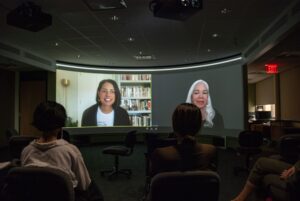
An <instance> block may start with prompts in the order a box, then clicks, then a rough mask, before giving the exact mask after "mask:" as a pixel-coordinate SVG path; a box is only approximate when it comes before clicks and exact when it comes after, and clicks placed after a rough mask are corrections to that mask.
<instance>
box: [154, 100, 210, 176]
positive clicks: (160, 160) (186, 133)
mask: <svg viewBox="0 0 300 201" xmlns="http://www.w3.org/2000/svg"><path fill="white" fill-rule="evenodd" d="M201 122H202V115H201V110H200V109H199V108H198V107H197V106H195V105H193V104H191V103H182V104H180V105H178V106H177V107H176V109H175V111H174V113H173V116H172V124H173V130H174V133H175V136H176V140H177V144H176V145H175V146H168V147H162V148H157V149H155V150H154V151H153V153H152V155H151V159H150V176H154V175H155V174H157V173H160V172H166V171H186V170H207V169H211V168H212V161H213V159H214V158H215V155H216V148H215V147H214V146H213V145H209V144H201V143H198V142H197V141H196V138H195V135H196V134H197V133H198V132H199V130H200V128H201V126H202V123H201Z"/></svg>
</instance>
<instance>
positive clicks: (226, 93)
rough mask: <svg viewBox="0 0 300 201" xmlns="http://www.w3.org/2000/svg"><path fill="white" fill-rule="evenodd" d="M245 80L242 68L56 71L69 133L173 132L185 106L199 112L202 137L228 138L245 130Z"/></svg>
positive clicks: (57, 91) (59, 97) (58, 97)
mask: <svg viewBox="0 0 300 201" xmlns="http://www.w3.org/2000/svg"><path fill="white" fill-rule="evenodd" d="M241 74H242V70H241V67H240V66H239V65H232V66H229V67H228V66H227V67H226V68H225V67H224V68H216V69H212V70H211V69H210V70H205V69H204V70H196V71H186V72H180V73H176V72H164V73H152V74H150V73H149V74H114V73H90V72H75V71H68V70H57V74H56V75H57V78H56V82H57V83H56V84H57V89H56V99H57V101H58V102H60V103H61V104H63V105H64V106H65V108H66V109H67V113H68V122H67V127H80V128H86V127H95V128H101V127H111V128H116V127H168V128H171V127H172V123H171V122H172V120H171V117H172V113H173V111H174V108H176V106H177V105H178V104H180V103H183V102H187V103H193V104H195V105H196V106H197V107H199V108H200V110H201V114H202V119H203V129H202V131H203V132H205V133H208V134H210V133H212V134H217V135H225V134H226V135H230V133H229V134H228V132H230V131H229V130H232V129H233V130H238V129H242V128H243V124H244V116H243V112H242V111H243V108H244V105H243V86H242V79H241V76H240V75H241ZM220 78H222V79H220ZM227 131H228V132H227ZM226 132H227V133H226ZM232 135H233V134H232Z"/></svg>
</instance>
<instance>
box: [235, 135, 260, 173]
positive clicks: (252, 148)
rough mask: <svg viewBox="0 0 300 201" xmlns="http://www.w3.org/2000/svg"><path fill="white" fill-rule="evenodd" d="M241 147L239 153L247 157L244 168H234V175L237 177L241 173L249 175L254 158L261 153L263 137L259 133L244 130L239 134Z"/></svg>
mask: <svg viewBox="0 0 300 201" xmlns="http://www.w3.org/2000/svg"><path fill="white" fill-rule="evenodd" d="M238 142H239V147H237V152H238V153H239V154H241V155H245V156H246V157H245V165H244V166H243V167H234V174H235V175H237V174H238V173H239V172H241V171H245V172H247V173H249V171H250V169H251V164H250V163H251V160H252V157H253V156H255V155H258V154H259V153H261V145H262V144H263V135H262V133H261V132H259V131H250V130H244V131H242V132H240V133H239V137H238Z"/></svg>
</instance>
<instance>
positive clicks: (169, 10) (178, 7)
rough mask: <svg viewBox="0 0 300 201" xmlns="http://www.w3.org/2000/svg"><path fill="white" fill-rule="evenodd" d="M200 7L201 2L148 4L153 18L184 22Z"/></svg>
mask: <svg viewBox="0 0 300 201" xmlns="http://www.w3.org/2000/svg"><path fill="white" fill-rule="evenodd" d="M202 7H203V4H202V0H152V1H150V3H149V8H150V10H151V11H152V12H153V14H154V16H155V17H161V18H167V19H173V20H186V19H188V18H189V17H190V16H192V15H194V14H195V13H196V12H198V11H199V10H201V9H202Z"/></svg>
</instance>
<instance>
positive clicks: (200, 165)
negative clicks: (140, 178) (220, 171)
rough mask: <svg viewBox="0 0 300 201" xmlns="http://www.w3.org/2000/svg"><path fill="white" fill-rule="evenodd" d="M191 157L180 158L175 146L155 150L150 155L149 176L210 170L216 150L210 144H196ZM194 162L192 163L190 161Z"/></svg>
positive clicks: (180, 155)
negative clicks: (162, 173)
mask: <svg viewBox="0 0 300 201" xmlns="http://www.w3.org/2000/svg"><path fill="white" fill-rule="evenodd" d="M193 149H194V152H193V154H192V155H191V157H188V158H185V159H184V158H182V157H183V156H182V154H181V153H180V150H179V149H178V147H177V146H168V147H163V148H157V149H155V151H154V152H153V153H152V154H151V159H150V160H151V164H150V175H151V176H154V175H155V174H157V173H160V172H168V171H187V170H211V169H212V163H213V160H214V158H215V157H216V148H215V146H213V145H210V144H200V143H196V144H195V145H193ZM190 160H194V161H190Z"/></svg>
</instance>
